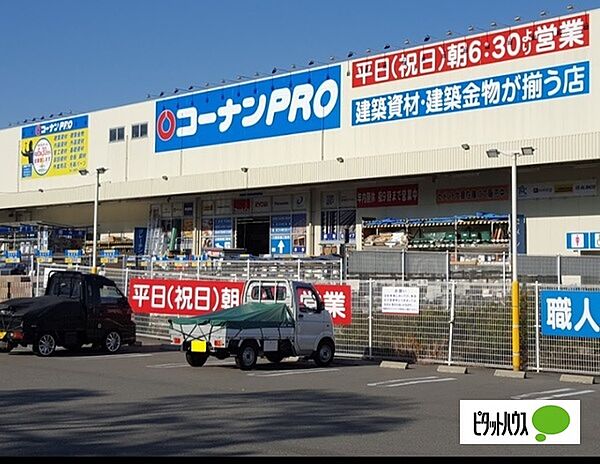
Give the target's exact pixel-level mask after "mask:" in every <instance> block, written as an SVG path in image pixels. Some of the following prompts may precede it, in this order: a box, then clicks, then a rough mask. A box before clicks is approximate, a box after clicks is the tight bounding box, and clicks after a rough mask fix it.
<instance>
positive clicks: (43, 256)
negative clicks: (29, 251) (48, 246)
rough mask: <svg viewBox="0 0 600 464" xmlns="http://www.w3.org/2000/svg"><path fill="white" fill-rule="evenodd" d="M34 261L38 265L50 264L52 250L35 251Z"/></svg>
mask: <svg viewBox="0 0 600 464" xmlns="http://www.w3.org/2000/svg"><path fill="white" fill-rule="evenodd" d="M35 259H36V261H37V262H38V263H51V262H52V250H46V251H37V252H36V254H35Z"/></svg>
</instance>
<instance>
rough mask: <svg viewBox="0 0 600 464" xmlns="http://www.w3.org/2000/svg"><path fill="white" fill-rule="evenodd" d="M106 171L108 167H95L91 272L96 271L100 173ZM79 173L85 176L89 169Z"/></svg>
mask: <svg viewBox="0 0 600 464" xmlns="http://www.w3.org/2000/svg"><path fill="white" fill-rule="evenodd" d="M106 171H108V168H104V167H99V168H96V188H95V189H94V236H93V238H92V274H95V273H96V257H97V250H98V243H97V242H98V198H99V196H100V175H101V174H104V173H105V172H106ZM79 174H81V175H82V176H87V175H88V174H89V171H88V170H87V169H81V170H80V171H79Z"/></svg>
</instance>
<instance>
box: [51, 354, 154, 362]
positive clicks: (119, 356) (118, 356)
mask: <svg viewBox="0 0 600 464" xmlns="http://www.w3.org/2000/svg"><path fill="white" fill-rule="evenodd" d="M149 356H152V353H136V354H104V355H100V356H65V357H60V358H56V359H64V360H66V361H71V360H73V359H77V360H83V359H84V360H86V361H89V360H92V359H124V358H147V357H149Z"/></svg>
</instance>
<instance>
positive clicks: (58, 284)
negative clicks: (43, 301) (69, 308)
mask: <svg viewBox="0 0 600 464" xmlns="http://www.w3.org/2000/svg"><path fill="white" fill-rule="evenodd" d="M46 295H53V296H65V297H67V298H73V299H74V300H79V299H80V298H81V279H80V278H79V277H77V276H56V275H54V276H53V277H52V278H51V279H50V283H49V287H48V290H47V291H46Z"/></svg>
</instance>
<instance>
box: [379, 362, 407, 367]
mask: <svg viewBox="0 0 600 464" xmlns="http://www.w3.org/2000/svg"><path fill="white" fill-rule="evenodd" d="M379 367H389V368H392V369H407V368H408V363H405V362H396V361H381V363H380V364H379Z"/></svg>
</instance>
